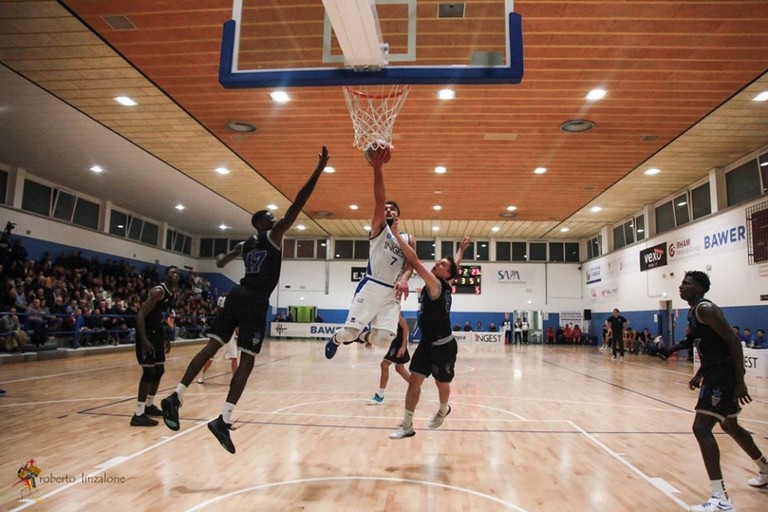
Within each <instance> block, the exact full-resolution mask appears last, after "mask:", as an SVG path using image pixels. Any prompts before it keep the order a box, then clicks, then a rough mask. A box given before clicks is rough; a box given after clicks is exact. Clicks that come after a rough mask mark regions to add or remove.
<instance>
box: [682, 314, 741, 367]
mask: <svg viewBox="0 0 768 512" xmlns="http://www.w3.org/2000/svg"><path fill="white" fill-rule="evenodd" d="M704 302H709V303H710V304H711V303H712V301H710V300H707V299H701V300H700V301H699V302H697V303H696V304H695V305H694V306H693V307H692V308H691V309H690V311H688V327H690V329H691V334H692V335H693V344H694V346H695V347H696V350H697V351H698V352H699V357H700V358H701V371H702V376H703V377H704V379H706V378H707V377H708V376H713V375H715V374H718V375H734V372H735V368H734V363H733V361H732V359H731V352H730V350H729V349H728V342H727V341H726V340H724V339H723V338H721V337H720V335H719V334H717V333H716V332H715V331H714V330H713V329H712V328H711V327H710V326H708V325H705V324H701V323H699V321H698V320H696V308H698V307H699V305H700V304H702V303H704Z"/></svg>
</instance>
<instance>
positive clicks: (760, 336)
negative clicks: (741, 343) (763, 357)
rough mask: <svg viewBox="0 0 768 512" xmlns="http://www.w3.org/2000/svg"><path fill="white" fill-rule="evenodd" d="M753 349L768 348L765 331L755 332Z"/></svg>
mask: <svg viewBox="0 0 768 512" xmlns="http://www.w3.org/2000/svg"><path fill="white" fill-rule="evenodd" d="M751 347H752V348H768V338H766V337H765V331H764V330H762V329H758V330H757V331H755V338H754V339H753V340H752V345H751Z"/></svg>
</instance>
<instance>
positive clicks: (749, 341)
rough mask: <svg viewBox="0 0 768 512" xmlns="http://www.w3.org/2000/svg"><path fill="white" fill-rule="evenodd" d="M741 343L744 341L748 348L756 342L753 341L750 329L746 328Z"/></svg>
mask: <svg viewBox="0 0 768 512" xmlns="http://www.w3.org/2000/svg"><path fill="white" fill-rule="evenodd" d="M740 341H743V342H744V344H745V345H746V346H748V347H749V346H750V345H752V343H754V340H753V339H752V330H751V329H750V328H749V327H745V328H744V334H742V336H741V340H740Z"/></svg>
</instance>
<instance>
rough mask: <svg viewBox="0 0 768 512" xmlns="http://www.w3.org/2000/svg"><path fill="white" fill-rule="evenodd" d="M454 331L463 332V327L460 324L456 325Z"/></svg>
mask: <svg viewBox="0 0 768 512" xmlns="http://www.w3.org/2000/svg"><path fill="white" fill-rule="evenodd" d="M453 330H454V331H461V326H460V325H459V324H455V325H454V326H453Z"/></svg>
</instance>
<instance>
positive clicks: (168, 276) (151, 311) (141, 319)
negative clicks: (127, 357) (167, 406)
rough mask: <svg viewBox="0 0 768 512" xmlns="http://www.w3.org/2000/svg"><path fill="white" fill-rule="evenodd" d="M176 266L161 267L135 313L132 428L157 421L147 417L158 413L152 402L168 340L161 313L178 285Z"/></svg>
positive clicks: (153, 424)
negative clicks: (160, 278)
mask: <svg viewBox="0 0 768 512" xmlns="http://www.w3.org/2000/svg"><path fill="white" fill-rule="evenodd" d="M179 274H180V272H179V268H178V267H175V266H173V265H171V266H170V267H167V268H166V269H165V282H164V283H160V284H159V285H157V286H154V287H153V288H152V289H151V290H149V296H148V297H147V300H146V301H145V302H144V304H142V305H141V308H140V309H139V312H138V313H137V314H136V331H137V334H138V335H139V339H138V342H137V343H136V359H138V361H139V366H141V380H140V381H139V396H138V402H137V404H136V410H135V411H134V413H133V417H132V418H131V426H132V427H154V426H155V425H157V421H155V420H153V419H152V418H150V416H162V415H163V413H162V412H160V409H158V408H157V406H156V405H154V404H153V402H154V400H155V395H156V394H157V388H158V387H159V386H160V379H161V378H162V376H163V373H165V354H167V353H168V352H170V350H171V342H170V340H169V339H168V334H167V333H166V331H165V323H164V322H163V320H164V319H163V314H164V313H165V312H166V311H168V308H170V307H171V304H172V303H173V297H174V295H173V291H174V290H175V289H176V286H177V285H178V284H179Z"/></svg>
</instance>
